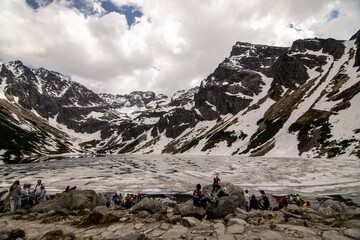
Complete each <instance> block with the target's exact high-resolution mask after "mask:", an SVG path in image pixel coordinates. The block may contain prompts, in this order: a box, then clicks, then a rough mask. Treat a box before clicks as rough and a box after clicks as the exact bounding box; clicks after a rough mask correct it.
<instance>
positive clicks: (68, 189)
mask: <svg viewBox="0 0 360 240" xmlns="http://www.w3.org/2000/svg"><path fill="white" fill-rule="evenodd" d="M64 192H65V193H68V192H70V186H69V185H68V186H66V188H65V190H64Z"/></svg>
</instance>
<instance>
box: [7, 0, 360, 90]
mask: <svg viewBox="0 0 360 240" xmlns="http://www.w3.org/2000/svg"><path fill="white" fill-rule="evenodd" d="M359 23H360V0H302V1H295V0H251V1H249V0H244V1H243V0H199V1H194V0H0V31H1V33H0V61H2V62H8V61H13V60H21V61H22V62H23V63H24V64H26V65H28V66H31V67H34V68H39V67H44V68H47V69H49V70H54V71H58V72H60V73H62V74H64V75H67V76H69V77H71V78H72V79H73V80H74V81H78V82H80V83H82V84H84V85H85V86H87V87H88V88H90V89H92V90H94V91H95V92H98V93H99V92H106V93H113V94H124V93H129V92H131V91H134V90H143V91H147V90H151V91H154V92H156V93H165V94H167V95H169V96H171V95H172V94H173V93H174V92H175V91H177V90H181V89H189V88H191V87H194V86H198V85H199V84H200V81H201V80H203V79H204V78H206V77H207V76H208V75H209V74H210V73H211V72H213V71H214V69H215V68H216V67H217V65H218V64H219V63H220V62H221V61H223V60H224V58H225V57H228V56H229V54H230V51H231V47H232V46H233V45H234V44H235V43H236V42H237V41H242V42H251V43H257V44H267V45H277V46H291V43H292V42H293V41H294V40H296V39H300V38H312V37H321V38H329V37H332V38H336V39H349V38H350V37H351V36H352V35H353V34H355V33H356V32H357V31H358V30H359V29H360V24H359Z"/></svg>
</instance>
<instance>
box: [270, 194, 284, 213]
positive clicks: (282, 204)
mask: <svg viewBox="0 0 360 240" xmlns="http://www.w3.org/2000/svg"><path fill="white" fill-rule="evenodd" d="M276 203H277V205H276V206H275V207H274V208H273V211H277V210H280V209H282V208H284V207H285V208H286V207H287V200H286V199H285V197H281V198H280V199H278V200H277V201H276Z"/></svg>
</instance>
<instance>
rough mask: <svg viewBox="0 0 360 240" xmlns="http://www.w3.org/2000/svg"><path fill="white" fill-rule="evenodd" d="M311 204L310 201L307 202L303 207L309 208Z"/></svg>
mask: <svg viewBox="0 0 360 240" xmlns="http://www.w3.org/2000/svg"><path fill="white" fill-rule="evenodd" d="M310 205H311V204H310V202H309V201H306V202H305V203H304V204H303V207H309V206H310Z"/></svg>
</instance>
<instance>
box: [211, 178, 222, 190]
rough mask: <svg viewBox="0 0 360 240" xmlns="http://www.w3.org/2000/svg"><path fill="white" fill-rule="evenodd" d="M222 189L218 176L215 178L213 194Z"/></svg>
mask: <svg viewBox="0 0 360 240" xmlns="http://www.w3.org/2000/svg"><path fill="white" fill-rule="evenodd" d="M220 188H221V186H220V178H219V176H216V177H215V178H214V183H213V189H212V191H211V192H212V193H213V192H215V191H217V190H218V189H220Z"/></svg>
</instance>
